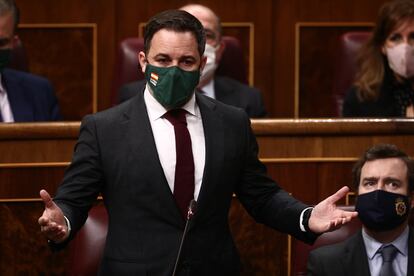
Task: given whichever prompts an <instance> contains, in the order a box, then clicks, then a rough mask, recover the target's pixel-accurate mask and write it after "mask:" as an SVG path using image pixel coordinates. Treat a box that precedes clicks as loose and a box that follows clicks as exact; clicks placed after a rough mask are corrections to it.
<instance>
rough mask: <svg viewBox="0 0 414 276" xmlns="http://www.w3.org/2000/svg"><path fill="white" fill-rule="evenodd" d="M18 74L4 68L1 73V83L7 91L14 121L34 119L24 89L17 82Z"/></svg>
mask: <svg viewBox="0 0 414 276" xmlns="http://www.w3.org/2000/svg"><path fill="white" fill-rule="evenodd" d="M19 83H20V80H19V78H18V76H17V75H16V74H15V73H14V72H12V71H10V70H7V69H5V70H4V71H3V73H2V84H3V86H4V88H5V89H6V91H7V98H8V100H9V103H10V108H11V110H12V113H13V117H14V121H15V122H22V121H28V122H30V121H34V117H33V110H32V107H31V105H30V104H29V102H28V101H27V100H26V98H25V96H24V91H23V90H22V88H21V85H20V84H19Z"/></svg>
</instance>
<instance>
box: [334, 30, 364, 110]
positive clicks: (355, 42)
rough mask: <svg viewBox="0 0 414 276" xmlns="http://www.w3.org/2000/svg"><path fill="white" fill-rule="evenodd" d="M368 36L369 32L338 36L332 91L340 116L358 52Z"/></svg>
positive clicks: (354, 71)
mask: <svg viewBox="0 0 414 276" xmlns="http://www.w3.org/2000/svg"><path fill="white" fill-rule="evenodd" d="M370 36H371V32H347V33H344V34H343V35H342V36H341V37H340V41H339V51H338V55H337V58H336V63H335V64H336V66H335V70H334V78H333V91H332V95H333V102H334V105H335V107H336V113H337V116H342V104H343V99H344V97H345V94H346V92H347V91H348V89H349V88H350V87H351V86H352V83H353V81H354V78H355V74H356V70H357V56H358V52H359V50H360V48H361V46H362V45H363V44H364V43H365V42H366V41H367V40H368V39H369V38H370Z"/></svg>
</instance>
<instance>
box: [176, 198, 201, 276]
mask: <svg viewBox="0 0 414 276" xmlns="http://www.w3.org/2000/svg"><path fill="white" fill-rule="evenodd" d="M196 204H197V202H196V201H195V200H194V199H192V200H191V201H190V204H189V205H188V211H187V218H186V222H185V227H184V232H183V235H182V237H181V242H180V247H179V248H178V254H177V258H176V259H175V265H174V271H173V274H172V276H175V274H176V272H177V268H178V263H179V262H180V257H181V249H182V247H183V244H184V240H185V237H186V235H187V231H188V225H189V224H190V220H191V219H192V217H193V216H194V213H195V209H196Z"/></svg>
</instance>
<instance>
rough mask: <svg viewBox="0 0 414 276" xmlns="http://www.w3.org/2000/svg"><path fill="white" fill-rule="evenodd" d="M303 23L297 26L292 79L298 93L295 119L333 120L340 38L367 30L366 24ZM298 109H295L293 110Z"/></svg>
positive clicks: (369, 27)
mask: <svg viewBox="0 0 414 276" xmlns="http://www.w3.org/2000/svg"><path fill="white" fill-rule="evenodd" d="M357 24H358V25H359V26H358V25H356V26H354V25H353V24H352V23H340V24H339V23H326V24H318V23H313V24H312V23H306V24H298V25H297V28H296V30H297V36H296V39H298V40H299V41H297V45H298V46H297V47H299V48H298V49H296V51H297V55H298V56H297V59H298V63H297V67H296V70H298V73H297V74H298V77H297V78H295V82H297V84H296V85H297V87H298V88H299V91H295V95H296V96H297V97H298V99H295V102H298V106H297V107H295V116H296V115H297V117H301V118H308V117H335V116H336V105H335V100H336V99H335V98H334V84H333V82H334V80H335V74H336V70H337V67H336V64H337V62H336V60H337V59H338V57H337V56H338V50H339V48H340V45H339V39H340V36H341V35H342V34H344V33H346V32H351V31H352V32H354V31H370V30H371V29H372V26H367V25H369V24H364V23H357ZM296 109H297V110H296Z"/></svg>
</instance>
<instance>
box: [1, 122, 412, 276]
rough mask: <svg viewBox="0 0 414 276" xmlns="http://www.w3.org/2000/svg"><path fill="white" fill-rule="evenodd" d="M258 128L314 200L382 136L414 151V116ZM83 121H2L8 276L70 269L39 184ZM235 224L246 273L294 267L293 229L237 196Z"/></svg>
mask: <svg viewBox="0 0 414 276" xmlns="http://www.w3.org/2000/svg"><path fill="white" fill-rule="evenodd" d="M252 127H253V130H254V132H255V134H256V136H257V140H258V143H259V147H260V153H259V156H260V158H261V159H262V160H263V162H264V163H265V164H266V166H267V168H268V172H269V174H270V176H271V177H272V178H274V179H276V180H277V181H278V183H279V184H280V185H281V186H282V187H283V188H284V189H285V190H287V191H288V192H290V193H291V194H292V195H293V196H295V197H296V198H298V199H300V200H302V201H304V202H306V203H308V204H316V203H317V202H319V201H320V200H322V199H324V198H326V197H327V196H328V195H330V194H332V193H334V192H335V191H336V190H337V189H338V188H340V187H342V186H343V185H351V184H350V183H351V168H352V165H353V163H354V161H355V160H356V159H357V158H358V157H359V156H360V155H361V154H362V152H363V151H364V150H366V149H367V148H368V147H370V146H372V145H374V144H376V143H380V142H388V143H394V144H396V145H398V146H399V147H401V148H402V149H404V150H405V151H406V152H407V153H408V154H410V155H411V156H414V147H413V146H412V145H413V143H412V140H413V138H414V120H412V119H399V120H387V119H381V120H380V119H366V120H364V119H340V120H333V119H326V120H322V119H319V120H316V119H296V120H295V119H285V120H253V121H252ZM78 128H79V123H51V124H46V123H35V124H29V123H25V124H23V123H22V124H0V152H1V153H2V154H1V155H0V178H1V179H2V181H1V183H0V225H2V235H0V252H7V254H5V255H4V254H3V255H4V256H3V255H2V258H0V271H2V275H16V274H29V275H39V274H41V275H50V274H52V275H62V274H63V272H64V262H65V259H66V256H67V252H66V251H63V252H61V253H59V254H53V253H52V252H51V251H50V250H49V249H48V248H47V246H46V242H45V240H44V238H43V237H41V235H40V233H39V227H38V226H37V219H38V217H39V216H40V214H41V213H42V204H41V203H40V202H39V198H38V191H39V189H40V188H47V189H48V190H49V191H50V192H51V193H52V194H54V192H55V190H56V188H57V185H58V184H59V183H60V181H61V178H62V175H63V170H64V168H65V167H66V165H67V162H70V160H71V156H72V152H73V147H74V144H75V142H76V139H77V136H78ZM341 203H344V200H342V201H341ZM229 223H230V227H231V230H232V233H233V235H234V240H235V242H236V245H237V247H238V249H239V251H240V256H241V260H242V271H243V273H242V275H286V274H287V272H288V269H289V268H288V260H287V256H288V245H287V235H286V234H282V233H278V232H276V231H273V230H271V229H269V228H267V227H265V226H263V225H260V224H256V223H255V222H254V221H253V220H252V218H250V216H249V215H248V214H247V213H246V211H245V210H244V209H243V208H242V206H241V205H240V203H239V202H238V200H237V199H234V200H233V203H232V207H231V210H230V214H229ZM22 252H23V253H22ZM22 254H24V256H23V255H22ZM30 256H32V257H30ZM13 260H14V261H13ZM28 271H30V272H28Z"/></svg>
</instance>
